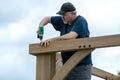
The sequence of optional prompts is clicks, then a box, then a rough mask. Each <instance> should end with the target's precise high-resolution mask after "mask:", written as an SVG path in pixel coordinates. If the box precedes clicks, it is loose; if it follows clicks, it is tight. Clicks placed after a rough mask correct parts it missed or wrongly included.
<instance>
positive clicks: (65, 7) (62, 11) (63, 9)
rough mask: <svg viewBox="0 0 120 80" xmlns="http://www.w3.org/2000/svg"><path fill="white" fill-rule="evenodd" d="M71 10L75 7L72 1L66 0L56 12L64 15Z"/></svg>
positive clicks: (74, 9)
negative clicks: (67, 0)
mask: <svg viewBox="0 0 120 80" xmlns="http://www.w3.org/2000/svg"><path fill="white" fill-rule="evenodd" d="M72 11H76V8H75V7H74V5H73V4H72V3H70V2H66V3H64V4H63V5H62V6H61V9H60V11H59V12H57V14H59V15H64V14H65V13H66V12H72Z"/></svg>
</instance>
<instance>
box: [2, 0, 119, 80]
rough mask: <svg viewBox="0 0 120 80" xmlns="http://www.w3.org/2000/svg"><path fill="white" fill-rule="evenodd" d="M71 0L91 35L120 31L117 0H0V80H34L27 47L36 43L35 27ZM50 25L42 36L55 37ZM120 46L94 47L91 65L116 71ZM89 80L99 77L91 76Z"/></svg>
mask: <svg viewBox="0 0 120 80" xmlns="http://www.w3.org/2000/svg"><path fill="white" fill-rule="evenodd" d="M66 1H70V2H72V3H73V4H74V5H75V6H76V8H77V12H78V15H82V16H84V17H85V18H86V19H87V21H88V23H89V29H90V32H91V36H92V37H93V36H103V35H112V34H120V22H119V21H120V10H119V9H120V5H119V4H120V0H47V1H45V0H0V36H1V38H0V45H1V46H0V80H35V74H36V72H35V71H36V58H35V56H32V55H29V52H28V46H29V44H31V43H38V42H39V40H38V39H37V38H36V30H37V28H38V25H39V22H40V20H41V19H42V18H43V17H44V16H48V15H50V16H52V15H56V12H57V11H58V10H59V8H60V6H61V4H62V3H64V2H66ZM58 35H59V32H56V31H55V30H54V29H53V27H52V25H50V24H48V25H47V26H46V27H45V35H44V39H47V38H51V37H55V36H58ZM119 50H120V47H112V48H102V49H96V50H95V51H94V52H93V58H92V59H93V65H94V66H96V67H98V68H101V69H104V70H106V71H109V72H111V73H114V74H117V70H120V58H119V56H120V51H119ZM92 80H102V79H100V78H96V77H93V78H92Z"/></svg>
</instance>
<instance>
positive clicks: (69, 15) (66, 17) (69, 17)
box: [62, 12, 76, 23]
mask: <svg viewBox="0 0 120 80" xmlns="http://www.w3.org/2000/svg"><path fill="white" fill-rule="evenodd" d="M62 17H63V19H64V21H65V22H67V23H72V22H73V21H74V19H75V18H76V13H75V12H66V13H65V14H64V15H63V16H62Z"/></svg>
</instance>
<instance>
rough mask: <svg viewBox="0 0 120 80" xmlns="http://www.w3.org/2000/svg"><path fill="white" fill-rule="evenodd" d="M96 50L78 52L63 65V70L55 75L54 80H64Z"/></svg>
mask: <svg viewBox="0 0 120 80" xmlns="http://www.w3.org/2000/svg"><path fill="white" fill-rule="evenodd" d="M93 50H94V49H84V50H79V51H77V52H76V53H75V54H74V55H73V56H71V57H70V59H69V60H68V61H67V62H66V63H65V64H64V65H63V67H62V68H61V70H60V71H59V72H57V73H56V74H55V76H54V77H53V79H52V80H64V78H65V77H66V76H67V75H68V73H69V72H70V71H71V70H72V69H73V68H74V67H75V66H76V65H77V64H78V63H79V62H80V61H82V60H83V59H84V58H85V57H86V56H87V55H88V54H90V52H92V51H93Z"/></svg>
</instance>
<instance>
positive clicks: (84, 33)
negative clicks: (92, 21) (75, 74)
mask: <svg viewBox="0 0 120 80" xmlns="http://www.w3.org/2000/svg"><path fill="white" fill-rule="evenodd" d="M71 31H74V32H76V33H77V34H78V38H84V37H89V30H88V24H87V21H86V20H85V19H84V18H83V17H82V18H79V19H77V21H76V22H75V23H74V25H73V28H72V30H71Z"/></svg>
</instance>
